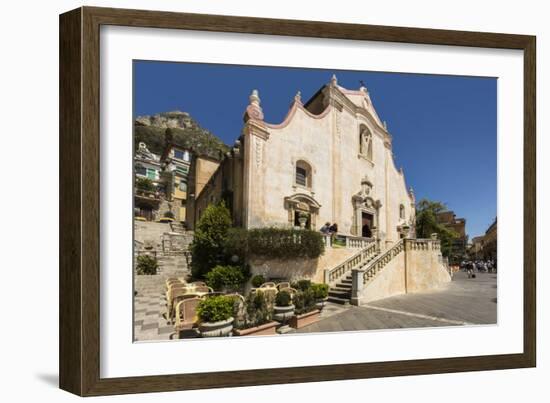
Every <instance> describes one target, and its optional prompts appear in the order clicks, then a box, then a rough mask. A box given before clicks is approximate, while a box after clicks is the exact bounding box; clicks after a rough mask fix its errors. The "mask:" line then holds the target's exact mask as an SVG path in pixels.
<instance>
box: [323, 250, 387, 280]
mask: <svg viewBox="0 0 550 403" xmlns="http://www.w3.org/2000/svg"><path fill="white" fill-rule="evenodd" d="M376 250H377V248H376V242H374V241H372V242H370V243H369V245H368V246H366V247H365V248H363V249H361V250H360V251H358V252H357V253H355V254H353V255H352V256H350V257H349V258H348V259H346V260H344V261H343V262H342V263H340V264H338V265H337V266H336V267H334V268H332V269H327V270H325V283H327V284H330V283H331V282H333V281H335V280H338V279H339V278H340V277H342V276H343V275H344V274H345V273H347V272H348V271H351V270H352V269H354V268H355V267H356V266H359V265H360V264H361V263H363V262H364V261H366V260H367V259H368V258H369V257H370V256H372V255H374V254H375V253H376Z"/></svg>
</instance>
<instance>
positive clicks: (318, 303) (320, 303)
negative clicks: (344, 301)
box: [315, 297, 328, 311]
mask: <svg viewBox="0 0 550 403" xmlns="http://www.w3.org/2000/svg"><path fill="white" fill-rule="evenodd" d="M327 301H328V297H326V298H321V299H318V300H316V301H315V308H317V309H318V310H319V311H322V310H323V308H324V307H325V305H326V303H327Z"/></svg>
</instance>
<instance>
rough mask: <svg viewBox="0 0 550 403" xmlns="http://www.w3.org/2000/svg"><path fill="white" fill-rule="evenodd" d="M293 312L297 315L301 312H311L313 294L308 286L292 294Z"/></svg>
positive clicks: (313, 303)
mask: <svg viewBox="0 0 550 403" xmlns="http://www.w3.org/2000/svg"><path fill="white" fill-rule="evenodd" d="M293 302H294V307H295V309H294V312H296V314H297V315H301V314H303V313H307V312H311V311H313V310H314V309H315V302H316V301H315V294H314V292H313V290H312V289H311V288H308V289H306V290H303V291H298V292H297V293H296V294H295V295H294V300H293Z"/></svg>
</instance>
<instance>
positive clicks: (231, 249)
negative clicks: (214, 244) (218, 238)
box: [225, 228, 248, 262]
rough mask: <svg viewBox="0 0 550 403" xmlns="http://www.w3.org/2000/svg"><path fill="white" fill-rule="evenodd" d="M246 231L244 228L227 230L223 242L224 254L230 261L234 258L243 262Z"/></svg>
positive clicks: (245, 252) (246, 242) (245, 250)
mask: <svg viewBox="0 0 550 403" xmlns="http://www.w3.org/2000/svg"><path fill="white" fill-rule="evenodd" d="M247 237H248V231H247V230H246V229H244V228H229V230H228V231H227V238H226V241H225V254H226V255H227V256H229V257H230V258H231V259H232V258H234V257H235V256H236V257H237V258H238V261H239V262H244V261H245V260H246V255H247V249H248V247H247V245H248V240H247Z"/></svg>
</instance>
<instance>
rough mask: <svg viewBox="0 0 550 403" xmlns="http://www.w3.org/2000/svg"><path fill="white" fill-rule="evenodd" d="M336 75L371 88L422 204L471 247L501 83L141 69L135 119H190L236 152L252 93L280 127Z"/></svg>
mask: <svg viewBox="0 0 550 403" xmlns="http://www.w3.org/2000/svg"><path fill="white" fill-rule="evenodd" d="M333 73H334V74H336V76H337V77H338V83H339V84H340V85H342V86H343V87H346V88H349V89H357V88H359V85H360V84H359V80H363V81H364V82H365V85H366V87H367V88H368V90H369V93H370V96H371V99H372V101H373V103H374V106H375V108H376V110H377V112H378V114H379V116H380V118H381V119H382V120H385V121H387V124H388V130H389V132H390V133H391V134H392V136H393V151H394V154H395V162H396V166H397V167H401V166H402V167H403V169H404V170H405V178H406V180H407V184H408V185H409V186H412V187H413V188H414V191H415V194H416V198H417V200H420V199H421V198H428V199H431V200H439V201H442V202H444V203H446V205H447V207H448V208H449V209H451V210H454V212H455V213H456V214H457V216H458V217H464V218H466V231H467V233H468V235H470V237H472V236H477V235H480V234H483V233H484V232H485V230H486V229H487V227H488V226H489V225H490V224H491V222H492V221H493V219H494V218H495V216H496V206H497V203H496V196H497V195H496V191H497V189H496V179H497V178H496V169H497V165H496V164H497V161H496V145H497V123H496V122H497V120H496V119H497V110H496V107H497V103H496V102H497V101H496V99H497V79H495V78H485V77H460V76H443V75H423V74H398V73H382V72H367V71H363V72H358V71H341V70H323V69H293V68H292V69H291V68H281V67H255V66H231V65H214V64H192V63H169V62H151V61H135V62H134V116H139V115H151V114H155V113H159V112H167V111H173V110H181V111H186V112H189V113H190V114H191V116H192V117H193V118H194V119H195V120H196V121H197V122H198V123H199V124H200V125H201V126H202V127H204V128H206V129H208V130H210V131H211V132H212V133H214V134H216V135H217V136H218V137H220V138H221V139H222V140H223V141H224V142H225V143H227V144H232V143H233V142H234V140H235V139H236V138H237V137H238V135H239V133H240V131H241V128H242V125H243V120H242V116H243V112H244V110H245V108H246V106H247V104H248V96H249V95H250V92H251V91H252V90H253V89H258V91H259V93H260V98H261V100H262V108H263V111H264V115H265V120H266V121H267V122H270V123H279V122H281V121H282V120H283V118H284V116H285V115H286V113H287V111H288V107H289V106H290V104H291V102H292V100H293V98H294V95H295V94H296V91H298V90H299V91H301V92H302V100H303V101H304V102H305V101H307V100H308V99H309V98H310V97H311V96H312V95H313V94H314V93H315V92H316V91H317V90H318V89H319V88H320V87H321V86H322V85H323V84H325V83H327V82H329V80H330V77H331V76H332V74H333Z"/></svg>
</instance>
